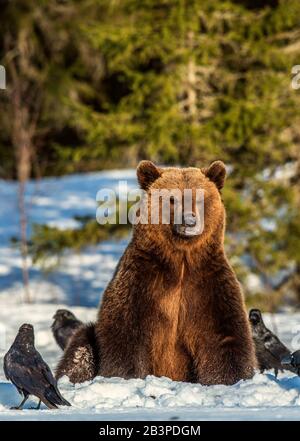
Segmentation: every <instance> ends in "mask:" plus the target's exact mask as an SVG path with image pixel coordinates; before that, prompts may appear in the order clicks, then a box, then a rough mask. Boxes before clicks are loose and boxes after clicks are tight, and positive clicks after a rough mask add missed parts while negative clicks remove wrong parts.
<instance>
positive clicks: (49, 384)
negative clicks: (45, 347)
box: [34, 351, 70, 406]
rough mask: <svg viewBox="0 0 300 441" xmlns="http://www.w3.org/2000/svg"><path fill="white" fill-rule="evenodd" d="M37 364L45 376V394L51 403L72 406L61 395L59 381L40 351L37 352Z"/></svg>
mask: <svg viewBox="0 0 300 441" xmlns="http://www.w3.org/2000/svg"><path fill="white" fill-rule="evenodd" d="M34 358H35V365H36V368H37V369H38V370H39V372H40V373H41V376H42V377H43V385H44V390H43V396H44V397H45V398H46V399H47V401H49V402H50V403H51V404H54V405H63V406H70V403H69V402H68V401H67V400H65V398H64V397H63V396H62V395H61V393H60V391H59V389H58V387H57V381H56V379H55V378H54V376H53V374H52V371H51V369H50V368H49V366H48V365H47V363H46V362H45V361H44V360H43V358H42V357H41V355H40V354H39V352H38V351H36V353H35V357H34Z"/></svg>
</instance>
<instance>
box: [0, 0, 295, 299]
mask: <svg viewBox="0 0 300 441" xmlns="http://www.w3.org/2000/svg"><path fill="white" fill-rule="evenodd" d="M299 17H300V2H299V0H272V1H268V2H264V1H261V0H253V1H248V0H204V1H203V0H189V1H188V0H144V1H142V2H141V1H137V0H122V1H121V0H114V1H112V0H77V1H75V0H73V1H69V2H62V1H59V0H56V1H53V2H47V1H41V2H39V3H38V4H37V3H36V2H33V1H31V0H26V1H25V0H24V1H19V2H8V3H7V5H6V7H5V9H4V11H3V14H2V15H1V17H0V24H1V30H2V35H3V38H2V43H0V57H1V64H4V65H5V64H6V63H9V57H7V54H6V51H5V44H4V43H5V38H6V36H7V35H10V34H12V36H13V37H14V39H15V41H17V42H19V41H23V40H24V35H25V36H26V38H25V41H26V42H27V43H28V54H29V56H28V57H29V58H28V65H27V66H26V69H24V70H23V71H22V72H21V73H20V75H23V76H24V75H26V77H27V76H29V77H30V78H31V81H32V82H33V83H34V84H37V83H38V84H39V85H40V90H41V91H42V94H43V100H42V110H41V115H40V118H39V121H38V130H37V133H36V135H35V142H36V149H37V154H36V156H35V162H36V167H35V168H33V175H37V174H38V172H37V171H39V173H42V174H54V175H57V174H63V173H69V172H74V171H77V172H78V171H86V170H99V169H101V168H109V167H116V166H118V167H119V166H122V167H128V166H133V167H135V166H136V163H137V161H138V160H140V159H147V158H149V159H152V160H154V161H157V162H159V163H165V164H180V165H189V166H190V165H193V166H203V165H207V163H208V162H209V161H211V160H214V159H222V160H223V161H224V162H225V163H227V164H228V165H229V166H230V177H229V179H228V182H227V185H226V188H225V189H224V193H223V198H224V202H225V205H226V207H227V212H228V222H227V231H228V236H227V244H226V246H227V247H228V249H229V251H230V255H232V256H234V259H233V261H234V264H235V266H236V268H237V269H238V271H239V272H240V274H241V277H242V280H244V279H245V276H246V275H247V272H248V273H249V267H248V270H247V271H245V264H244V257H245V256H247V258H248V259H249V258H250V260H251V271H252V272H254V273H256V274H258V275H259V276H261V277H262V278H263V280H265V281H266V285H265V286H266V289H268V290H271V291H272V290H274V289H275V290H277V288H276V287H270V280H271V278H273V277H274V275H275V274H278V271H287V270H288V271H290V270H291V268H293V266H294V267H295V268H298V269H299V272H300V231H299V221H298V219H297V216H298V212H299V206H300V196H299V184H300V166H299V163H300V152H299V139H300V138H299V123H300V94H299V92H297V91H295V90H293V89H292V88H291V84H290V82H291V68H292V66H293V65H296V64H299V60H300V45H299V37H300V23H299ZM22 38H23V40H22ZM27 68H28V69H27ZM3 107H4V109H3V112H2V120H1V131H0V161H1V164H2V165H1V169H0V170H1V174H2V176H4V177H9V178H11V177H14V175H15V168H14V158H13V153H12V149H11V148H10V147H11V143H12V141H11V133H10V122H11V118H13V115H11V112H10V103H9V102H7V101H3ZM285 164H288V165H289V167H290V169H291V170H293V172H292V173H287V174H286V175H285V176H282V177H278V176H277V174H278V169H279V168H281V167H282V166H284V165H285ZM266 221H268V223H266ZM83 228H87V230H86V233H87V236H85V233H84V234H83V235H82V237H78V235H79V236H80V234H79V232H78V231H77V233H76V231H74V232H71V231H67V232H64V233H59V232H58V231H54V230H52V229H49V228H46V227H39V228H38V229H37V230H35V233H34V234H35V236H34V237H35V240H36V241H37V243H40V250H42V251H43V252H44V251H45V252H46V250H47V247H44V245H41V243H42V242H43V236H44V237H50V238H51V234H55V238H54V237H53V241H51V244H50V243H49V247H55V246H56V245H55V242H57V243H58V244H60V245H58V249H59V247H62V248H63V247H65V246H66V247H69V246H71V242H72V243H73V245H74V244H78V245H79V244H80V246H82V245H84V243H85V241H86V243H91V242H90V236H89V233H88V225H86V226H85V227H83ZM90 228H92V227H91V226H90ZM63 236H65V237H64V238H63ZM68 236H69V238H68ZM95 237H97V235H96V236H95ZM99 240H101V238H100V237H99ZM39 241H41V242H39ZM64 241H66V242H64ZM73 245H72V246H73ZM76 246H77V245H76ZM49 249H50V248H49ZM37 250H38V248H37ZM35 253H36V254H39V251H35ZM295 274H296V273H295ZM298 276H299V274H298V275H297V274H296V278H297V280H298V279H300V277H298ZM293 290H294V292H295V293H296V296H298V301H299V299H300V286H298V288H297V287H296V288H295V286H294V288H293Z"/></svg>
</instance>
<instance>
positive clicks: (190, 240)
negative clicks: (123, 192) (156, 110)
mask: <svg viewBox="0 0 300 441" xmlns="http://www.w3.org/2000/svg"><path fill="white" fill-rule="evenodd" d="M225 176H226V169H225V165H224V164H223V162H221V161H215V162H213V163H212V164H211V165H210V166H209V167H207V168H194V167H189V168H173V167H172V168H171V167H170V168H161V167H157V166H156V165H155V164H153V162H151V161H142V162H140V164H139V165H138V168H137V177H138V182H139V185H140V187H141V189H142V190H144V192H145V195H146V196H147V197H146V199H147V205H148V213H149V218H148V220H149V222H148V224H147V225H140V226H139V227H138V229H139V233H142V235H143V236H144V237H145V240H147V241H148V243H149V241H150V240H151V241H153V242H156V243H157V242H163V241H164V242H165V241H166V240H167V241H168V242H169V244H170V246H172V248H173V246H175V247H176V248H180V247H181V248H182V247H191V246H193V245H200V244H201V243H204V242H207V241H209V240H214V241H219V242H220V241H222V240H223V232H224V224H225V210H224V206H223V203H222V199H221V194H220V192H221V189H222V188H223V185H224V181H225ZM165 194H166V195H167V196H166V198H167V199H168V198H169V205H168V204H167V205H166V206H164V204H163V202H162V198H160V196H162V197H163V196H164V195H165ZM168 195H169V196H168ZM163 207H164V209H166V208H167V210H168V212H169V222H165V221H163V219H164V211H163ZM178 207H180V208H179V210H178ZM152 210H153V211H152ZM155 212H156V213H157V212H159V217H158V219H157V220H156V222H155V221H154V222H153V217H151V213H155ZM141 230H142V231H141Z"/></svg>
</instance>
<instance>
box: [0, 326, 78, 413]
mask: <svg viewBox="0 0 300 441" xmlns="http://www.w3.org/2000/svg"><path fill="white" fill-rule="evenodd" d="M4 372H5V376H6V378H7V379H8V380H10V381H11V382H12V383H13V384H14V386H15V387H16V388H17V389H18V391H19V393H20V394H22V395H23V396H24V397H27V396H29V395H34V396H35V397H38V398H39V399H40V400H41V401H42V402H43V403H44V404H46V406H48V407H50V408H56V407H57V405H65V406H70V403H68V401H66V400H65V399H64V398H63V397H62V395H61V394H60V392H59V390H58V387H57V381H56V380H55V378H54V377H53V374H52V372H51V370H50V368H49V366H48V365H47V364H46V363H45V361H44V360H43V359H42V357H41V355H40V354H39V352H38V351H37V350H36V349H35V346H34V331H33V327H32V326H31V325H22V326H21V328H20V329H19V332H18V335H17V337H16V339H15V341H14V343H13V344H12V346H11V348H10V349H9V351H8V352H7V354H6V355H5V357H4Z"/></svg>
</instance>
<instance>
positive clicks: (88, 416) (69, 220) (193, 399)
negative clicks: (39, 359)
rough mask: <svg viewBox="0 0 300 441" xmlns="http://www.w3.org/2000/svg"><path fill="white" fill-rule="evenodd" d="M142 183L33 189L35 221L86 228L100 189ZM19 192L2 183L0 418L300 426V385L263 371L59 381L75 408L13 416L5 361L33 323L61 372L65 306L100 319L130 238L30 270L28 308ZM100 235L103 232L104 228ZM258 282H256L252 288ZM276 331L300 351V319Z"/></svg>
mask: <svg viewBox="0 0 300 441" xmlns="http://www.w3.org/2000/svg"><path fill="white" fill-rule="evenodd" d="M119 179H121V180H127V181H128V186H129V187H134V186H135V184H136V180H135V172H134V171H132V170H127V171H122V172H121V171H118V170H116V171H110V172H99V173H89V174H82V175H73V176H68V177H62V178H58V179H55V178H51V179H50V178H49V179H43V180H41V181H40V182H38V183H34V182H30V183H29V185H28V189H27V194H26V201H27V205H28V208H29V222H30V228H29V232H30V230H31V225H32V223H43V224H45V223H47V224H48V225H55V226H56V227H58V228H62V229H64V228H69V227H74V228H76V227H77V226H78V223H77V222H76V221H75V220H74V216H75V215H91V216H95V214H96V194H97V192H98V190H99V189H101V188H115V189H117V188H118V180H119ZM16 190H17V187H16V184H15V183H13V182H4V181H0V197H1V207H2V210H1V212H0V420H37V419H39V420H66V419H68V420H78V419H80V420H170V419H174V420H175V419H180V420H215V419H217V420H227V419H230V420H251V419H255V420H270V419H272V420H291V419H294V420H299V419H300V413H299V405H300V378H299V377H297V376H295V375H294V374H291V373H286V372H285V373H281V374H279V376H278V379H276V378H275V376H274V374H273V372H267V373H264V374H260V373H256V375H255V376H254V378H253V379H251V380H248V381H240V382H239V383H237V384H236V385H233V386H223V385H218V386H210V387H206V386H201V385H200V384H189V383H182V382H174V381H171V380H170V379H168V378H156V377H152V376H148V377H147V378H146V379H132V380H124V379H120V378H102V377H97V378H96V379H94V380H93V381H91V382H87V383H84V384H81V385H72V384H70V383H69V381H68V380H67V378H63V379H61V380H60V382H59V387H60V390H61V392H62V394H63V395H64V396H65V398H66V399H67V400H69V401H70V402H71V404H72V407H71V408H61V409H59V410H55V411H53V410H48V409H46V408H45V406H42V409H41V410H39V411H36V410H32V409H30V408H31V407H32V406H33V405H35V403H36V400H35V399H34V398H32V399H31V400H30V401H28V404H26V406H25V410H24V411H23V412H18V411H14V410H10V407H11V406H16V405H17V404H18V403H19V402H20V396H19V395H18V393H17V391H16V390H15V388H14V386H13V385H11V384H10V383H8V382H7V380H6V379H5V377H4V373H3V370H2V361H3V356H4V355H5V353H6V351H7V350H8V348H9V346H10V345H11V343H12V341H13V339H14V337H15V335H16V332H17V330H18V328H19V326H20V325H21V324H22V323H25V322H29V323H32V324H33V325H34V328H35V336H36V347H37V349H38V350H39V351H40V352H41V354H42V355H43V357H44V359H45V360H46V362H47V363H48V364H49V365H50V367H51V368H52V369H54V368H55V366H56V365H57V362H58V360H59V358H60V357H61V355H62V352H61V350H60V349H59V347H58V346H57V345H56V343H55V341H54V339H53V336H52V334H51V331H50V326H51V323H52V317H53V315H54V313H55V311H56V310H57V309H58V308H70V309H71V310H72V311H73V312H74V313H75V314H76V315H77V316H78V318H79V319H81V320H83V321H91V320H95V318H96V315H97V306H98V303H99V301H100V299H101V294H102V292H103V290H104V289H105V286H106V285H107V283H108V281H109V280H110V278H111V276H112V273H113V271H114V269H115V267H116V264H117V262H118V260H119V257H120V256H121V254H122V252H123V250H124V248H125V247H126V244H127V242H128V240H122V241H119V242H114V241H110V242H106V243H102V244H100V245H98V246H96V247H90V248H88V249H86V250H84V251H82V252H81V253H77V254H76V253H66V255H65V257H64V258H63V259H62V262H61V265H60V267H59V268H57V269H55V270H54V271H53V272H50V273H44V272H42V271H41V268H39V267H37V266H34V267H32V268H31V270H30V278H31V291H32V293H33V294H34V302H33V303H32V304H29V305H28V304H24V303H23V290H22V283H21V280H22V279H21V259H20V255H19V251H18V250H17V248H14V247H13V246H12V245H11V243H10V238H11V237H12V236H17V235H18V213H17V193H16ZM99 228H100V226H99ZM253 282H254V281H253V280H252V283H253ZM266 322H267V325H268V326H269V327H270V328H271V329H273V330H274V331H275V332H276V333H278V335H279V337H280V338H281V339H282V340H283V341H284V342H285V343H286V344H287V345H288V346H289V347H290V348H291V349H293V350H295V349H298V348H299V347H300V314H295V313H289V312H284V313H280V314H275V315H272V316H271V315H268V314H266Z"/></svg>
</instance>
